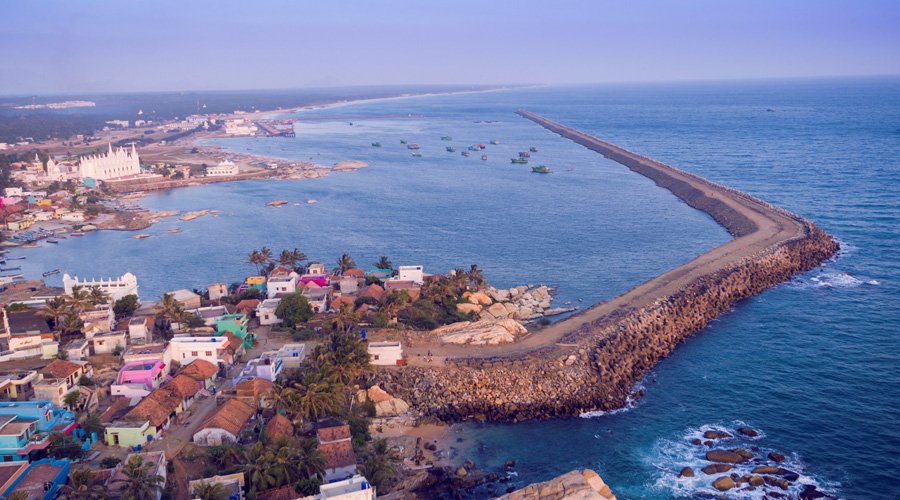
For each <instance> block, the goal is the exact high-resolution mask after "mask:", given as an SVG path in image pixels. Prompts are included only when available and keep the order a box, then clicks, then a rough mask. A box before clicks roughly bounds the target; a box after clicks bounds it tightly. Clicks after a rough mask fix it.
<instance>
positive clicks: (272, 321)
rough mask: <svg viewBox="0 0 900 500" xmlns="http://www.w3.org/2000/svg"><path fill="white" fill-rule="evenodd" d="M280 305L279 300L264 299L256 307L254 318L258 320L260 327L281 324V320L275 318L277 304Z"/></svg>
mask: <svg viewBox="0 0 900 500" xmlns="http://www.w3.org/2000/svg"><path fill="white" fill-rule="evenodd" d="M280 303H281V299H266V300H264V301H262V302H260V303H259V305H258V306H256V318H257V319H259V324H260V325H263V326H267V325H280V324H281V318H279V317H278V316H275V310H276V309H278V304H280Z"/></svg>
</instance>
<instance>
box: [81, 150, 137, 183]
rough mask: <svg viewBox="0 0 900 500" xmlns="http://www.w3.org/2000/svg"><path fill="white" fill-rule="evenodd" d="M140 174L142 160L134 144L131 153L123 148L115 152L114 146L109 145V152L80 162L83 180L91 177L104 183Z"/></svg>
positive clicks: (88, 157)
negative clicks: (108, 180)
mask: <svg viewBox="0 0 900 500" xmlns="http://www.w3.org/2000/svg"><path fill="white" fill-rule="evenodd" d="M140 173H141V160H140V158H139V157H138V154H137V150H135V149H134V144H132V145H131V150H130V151H129V150H127V149H125V148H123V147H119V148H116V149H115V150H113V147H112V144H109V152H107V153H105V154H96V155H88V156H82V157H81V158H80V160H79V167H78V174H79V175H80V176H81V178H87V177H90V178H91V179H97V180H101V181H104V180H107V179H116V178H118V177H127V176H131V175H139V174H140Z"/></svg>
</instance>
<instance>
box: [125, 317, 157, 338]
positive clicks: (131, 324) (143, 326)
mask: <svg viewBox="0 0 900 500" xmlns="http://www.w3.org/2000/svg"><path fill="white" fill-rule="evenodd" d="M152 337H153V316H135V317H133V318H131V319H130V320H129V321H128V338H129V339H130V340H131V342H132V343H139V344H144V343H147V342H150V341H151V340H152Z"/></svg>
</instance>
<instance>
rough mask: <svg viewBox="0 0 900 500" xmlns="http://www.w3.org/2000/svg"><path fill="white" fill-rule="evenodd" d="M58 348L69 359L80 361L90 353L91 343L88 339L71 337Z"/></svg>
mask: <svg viewBox="0 0 900 500" xmlns="http://www.w3.org/2000/svg"><path fill="white" fill-rule="evenodd" d="M60 350H61V351H62V352H64V353H66V354H65V356H66V359H68V360H70V361H81V360H83V359H85V358H87V357H88V356H90V355H91V343H90V342H88V339H72V340H70V341H68V342H66V343H65V345H63V346H62V347H61V348H60Z"/></svg>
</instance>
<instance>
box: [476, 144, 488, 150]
mask: <svg viewBox="0 0 900 500" xmlns="http://www.w3.org/2000/svg"><path fill="white" fill-rule="evenodd" d="M475 147H477V148H478V149H487V146H485V145H484V144H479V145H477V146H475Z"/></svg>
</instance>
